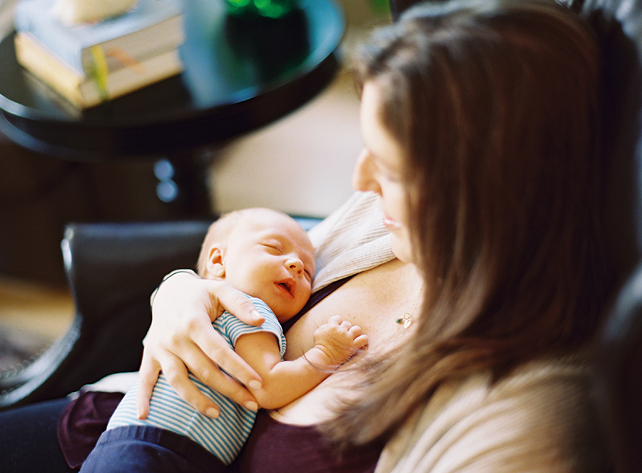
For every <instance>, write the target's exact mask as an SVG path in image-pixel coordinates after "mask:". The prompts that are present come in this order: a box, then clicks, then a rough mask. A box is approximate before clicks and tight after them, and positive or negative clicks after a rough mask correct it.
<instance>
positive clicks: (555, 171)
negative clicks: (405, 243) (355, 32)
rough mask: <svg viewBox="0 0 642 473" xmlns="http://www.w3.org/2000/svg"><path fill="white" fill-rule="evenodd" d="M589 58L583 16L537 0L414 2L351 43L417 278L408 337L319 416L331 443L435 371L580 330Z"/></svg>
mask: <svg viewBox="0 0 642 473" xmlns="http://www.w3.org/2000/svg"><path fill="white" fill-rule="evenodd" d="M600 67H601V59H600V53H599V48H598V46H597V43H596V40H595V38H594V36H593V34H592V33H591V31H590V29H589V28H587V26H586V25H585V24H584V22H583V21H582V20H581V19H579V18H578V17H577V16H576V15H575V14H574V13H572V12H571V11H570V10H568V9H566V8H565V7H562V6H559V5H557V4H555V3H554V2H552V1H545V0H535V1H525V0H516V1H515V0H480V1H454V2H447V3H445V4H444V3H435V4H423V5H420V6H417V7H414V8H411V9H410V10H409V11H408V12H406V14H405V15H403V16H402V17H401V19H400V20H399V21H398V22H397V23H395V24H393V25H391V26H389V27H386V28H384V29H382V30H380V31H379V32H378V33H377V34H376V35H375V36H374V37H373V38H372V39H371V41H370V42H369V43H368V44H367V45H366V46H365V47H364V48H362V50H361V51H360V53H359V55H358V57H357V58H356V77H357V84H358V85H360V86H363V84H364V83H365V82H373V83H375V84H377V85H378V86H379V87H380V90H381V91H382V92H383V93H382V97H383V98H382V103H381V104H380V110H379V112H380V119H381V121H382V123H383V124H384V125H385V126H386V127H387V129H388V130H389V131H390V132H391V134H392V135H393V136H394V137H395V139H397V140H398V142H399V143H400V144H401V146H402V149H403V150H404V151H405V153H406V156H405V158H406V159H407V166H406V176H405V179H406V182H407V186H408V196H409V198H408V205H409V209H410V214H411V220H412V222H411V234H412V235H413V238H414V240H413V248H414V249H415V263H416V264H417V266H418V267H419V269H420V270H421V272H422V275H423V277H424V280H425V285H424V286H425V288H426V289H425V294H424V302H423V307H422V308H421V313H420V317H419V320H418V326H417V327H416V331H415V333H414V334H413V335H412V339H411V340H410V341H409V343H407V344H405V345H404V346H403V347H400V348H399V349H398V350H397V351H396V352H394V353H393V354H386V356H385V357H380V358H379V359H376V360H371V361H370V362H368V363H366V366H365V368H364V369H365V370H366V373H367V374H366V381H365V383H364V385H363V386H362V387H361V388H362V389H363V392H362V393H361V395H360V396H359V398H358V399H357V400H354V401H350V402H347V403H346V404H345V405H344V406H343V407H342V408H341V410H340V411H339V413H338V416H337V418H336V420H334V421H332V422H330V423H328V424H326V425H324V426H323V428H324V429H325V431H326V432H327V433H329V435H330V436H331V437H333V438H334V439H335V440H337V442H338V443H339V444H340V445H342V446H346V445H363V444H368V443H372V442H378V441H385V440H387V439H388V438H389V437H390V436H391V435H392V434H393V433H394V432H395V431H396V429H398V428H399V427H400V426H401V425H402V424H403V422H404V420H406V419H407V418H408V417H409V416H410V415H411V414H412V413H413V412H414V411H415V410H416V409H417V408H419V407H421V406H422V405H425V403H426V402H427V400H428V399H429V398H430V396H431V395H432V394H433V393H434V391H435V389H437V388H438V387H439V386H440V385H441V384H442V383H444V382H445V381H447V380H452V379H456V378H459V377H463V376H467V375H470V374H472V373H475V372H480V371H486V370H488V371H490V372H491V373H492V374H493V378H494V379H495V380H498V379H501V378H502V377H503V376H505V375H506V374H508V373H509V372H510V371H511V370H512V369H513V368H515V367H516V366H518V365H520V364H522V363H524V362H526V361H529V360H533V359H535V358H538V357H544V356H550V355H556V354H560V353H565V352H568V351H571V350H574V349H577V348H578V347H580V346H582V345H583V344H585V343H586V342H587V341H588V340H590V338H591V336H592V335H593V334H594V332H595V329H596V327H597V324H598V319H599V314H600V309H601V307H602V305H603V303H604V299H605V294H606V292H607V289H608V285H609V283H608V280H609V278H608V274H607V273H606V272H605V271H606V267H605V259H604V258H603V254H604V252H603V251H602V249H601V248H600V241H601V239H600V226H601V218H600V211H599V207H600V205H599V202H600V199H601V184H600V172H601V171H602V164H601V162H600V159H601V158H600V156H601V153H600V147H599V144H600V138H599V137H600V133H599V130H600V123H599V119H598V117H599V116H600V113H599V108H600V107H599V86H600V74H601V71H600Z"/></svg>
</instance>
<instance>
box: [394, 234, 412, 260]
mask: <svg viewBox="0 0 642 473" xmlns="http://www.w3.org/2000/svg"><path fill="white" fill-rule="evenodd" d="M390 247H391V249H392V252H393V253H394V255H395V256H396V257H397V259H398V260H400V261H403V262H404V263H411V264H413V263H414V261H413V258H412V249H411V248H410V244H409V242H408V241H406V240H405V239H403V238H399V236H397V235H395V234H394V233H392V234H391V237H390Z"/></svg>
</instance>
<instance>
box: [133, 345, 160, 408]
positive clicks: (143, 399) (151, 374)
mask: <svg viewBox="0 0 642 473" xmlns="http://www.w3.org/2000/svg"><path fill="white" fill-rule="evenodd" d="M160 370H161V368H160V365H159V364H158V363H156V362H155V361H154V360H152V358H151V357H150V356H149V355H148V354H147V351H143V361H141V364H140V372H139V378H140V379H139V383H138V392H137V396H136V414H137V415H138V418H139V419H141V420H143V419H146V418H147V416H148V415H149V402H150V401H151V399H152V391H153V390H154V385H155V384H156V380H158V375H159V374H160Z"/></svg>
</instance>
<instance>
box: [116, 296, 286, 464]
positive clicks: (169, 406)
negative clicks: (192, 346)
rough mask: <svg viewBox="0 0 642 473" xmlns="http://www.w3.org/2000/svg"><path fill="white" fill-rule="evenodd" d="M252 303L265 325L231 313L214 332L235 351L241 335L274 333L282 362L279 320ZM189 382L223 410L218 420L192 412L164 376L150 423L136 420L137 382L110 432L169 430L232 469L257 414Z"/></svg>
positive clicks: (220, 319) (261, 305)
mask: <svg viewBox="0 0 642 473" xmlns="http://www.w3.org/2000/svg"><path fill="white" fill-rule="evenodd" d="M248 297H250V296H248ZM250 299H251V300H252V302H254V305H255V306H256V308H257V310H258V311H259V312H260V313H261V314H262V315H263V316H264V317H265V323H263V325H262V326H260V327H254V326H252V325H247V324H245V323H244V322H241V321H240V320H239V319H237V318H236V317H234V316H233V315H232V314H230V313H229V312H224V313H223V315H221V316H220V317H218V318H217V319H216V321H215V322H214V324H213V325H214V328H215V329H216V331H218V332H219V333H220V334H221V335H222V336H223V338H225V340H226V341H227V342H228V343H229V344H230V346H231V347H234V345H235V344H236V340H237V339H238V338H239V337H240V336H241V335H244V334H247V333H252V332H271V333H273V334H274V335H276V337H277V340H278V341H279V348H280V351H281V358H283V355H284V353H285V336H284V334H283V330H282V328H281V325H280V324H279V322H278V320H277V319H276V316H275V315H274V313H273V312H272V311H271V310H270V308H269V307H268V306H267V305H266V304H265V303H264V302H263V301H262V300H260V299H257V298H254V297H250ZM190 378H191V379H192V381H194V383H195V384H196V385H197V386H198V388H199V389H200V390H201V392H202V393H204V394H205V395H206V396H208V397H209V398H211V399H212V400H214V402H215V403H216V404H217V405H218V406H219V407H220V408H221V414H220V415H219V416H218V417H217V418H216V419H210V418H209V417H207V416H204V415H201V414H199V413H198V412H196V411H195V410H194V409H192V407H191V406H190V405H189V404H187V403H186V402H185V401H183V400H182V399H181V398H180V397H179V396H178V394H176V392H175V391H174V389H173V388H172V387H171V386H170V385H169V383H168V382H167V380H166V379H165V377H164V376H163V375H162V374H161V376H160V378H159V379H158V382H157V383H156V386H155V387H154V392H153V394H152V400H151V403H150V410H149V416H148V417H147V419H145V420H144V421H141V420H139V419H138V418H137V417H136V390H137V389H138V382H137V383H136V384H135V385H134V386H133V387H132V389H131V390H130V391H129V392H128V393H127V394H126V395H125V397H124V398H123V400H122V401H121V403H120V404H119V405H118V408H117V409H116V412H114V415H113V416H112V418H111V419H110V421H109V425H108V426H107V429H113V428H116V427H122V426H126V425H148V426H153V427H159V428H162V429H166V430H170V431H172V432H175V433H177V434H181V435H185V436H187V437H189V438H190V439H192V440H194V441H195V442H197V443H198V444H200V445H201V446H203V447H205V448H206V449H207V450H209V451H210V452H212V453H213V454H214V455H216V456H217V457H218V458H219V459H221V461H223V462H224V463H225V464H226V465H229V464H230V463H232V461H233V460H234V459H235V458H236V456H237V455H238V453H239V452H240V451H241V448H242V447H243V444H244V443H245V441H246V440H247V437H248V436H249V434H250V431H251V430H252V426H253V425H254V419H255V418H256V413H255V412H252V411H250V410H248V409H245V408H244V407H242V406H240V405H238V404H236V403H235V402H233V401H231V400H230V399H228V398H226V397H224V396H222V395H221V394H219V393H217V392H216V391H214V390H212V389H210V388H209V387H207V386H205V385H204V384H203V383H201V382H200V381H199V380H197V379H196V378H195V377H194V376H193V375H192V374H190Z"/></svg>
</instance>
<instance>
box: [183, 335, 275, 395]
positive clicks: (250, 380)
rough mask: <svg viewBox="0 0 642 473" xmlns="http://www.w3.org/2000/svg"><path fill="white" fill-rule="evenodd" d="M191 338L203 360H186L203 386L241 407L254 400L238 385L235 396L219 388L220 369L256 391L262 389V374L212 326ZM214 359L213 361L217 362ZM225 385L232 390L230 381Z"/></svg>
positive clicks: (234, 392) (234, 391) (234, 390)
mask: <svg viewBox="0 0 642 473" xmlns="http://www.w3.org/2000/svg"><path fill="white" fill-rule="evenodd" d="M191 335H192V339H193V340H194V342H195V343H196V344H197V345H198V347H199V349H200V350H199V351H200V353H201V354H203V357H204V358H203V359H201V358H196V359H184V361H185V362H186V364H187V366H188V368H189V369H190V371H191V372H192V373H193V374H194V375H195V376H196V377H197V378H198V379H200V380H201V381H202V382H203V383H205V384H207V385H208V386H210V387H212V388H214V389H216V390H217V391H219V392H220V393H221V394H223V395H225V396H228V397H231V398H232V399H233V400H234V401H236V402H237V403H239V404H241V405H245V404H246V403H247V402H248V401H255V399H254V396H252V395H251V394H250V393H249V392H247V391H246V390H245V388H242V387H241V386H240V385H239V384H238V383H235V384H236V385H238V387H237V386H235V387H234V389H232V391H233V394H232V395H228V393H226V392H223V391H222V390H219V389H217V386H216V383H218V382H220V380H221V377H220V376H219V375H220V370H219V369H218V367H219V366H220V368H222V369H223V370H224V371H225V372H226V373H228V374H229V375H231V376H232V377H234V378H236V379H237V380H238V381H239V382H240V383H242V384H243V385H245V386H251V387H252V388H254V389H260V388H261V385H262V380H261V377H260V376H259V374H258V373H257V372H256V371H254V369H253V368H252V367H251V366H250V365H248V364H247V362H245V360H243V358H241V357H240V356H239V355H238V354H237V353H236V352H235V351H234V350H233V349H232V348H231V347H230V346H229V345H228V343H227V342H226V341H225V340H224V339H223V338H222V337H221V336H220V335H219V334H218V333H216V331H215V330H214V329H213V328H212V327H211V325H210V330H201V331H199V332H195V333H192V334H191ZM211 360H214V363H213V362H212V361H211ZM208 362H209V363H208ZM225 384H226V385H227V389H230V388H229V382H227V381H225ZM238 388H241V391H242V393H241V394H239V389H238ZM246 394H247V395H246ZM239 395H240V397H239Z"/></svg>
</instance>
